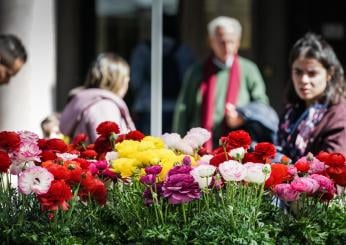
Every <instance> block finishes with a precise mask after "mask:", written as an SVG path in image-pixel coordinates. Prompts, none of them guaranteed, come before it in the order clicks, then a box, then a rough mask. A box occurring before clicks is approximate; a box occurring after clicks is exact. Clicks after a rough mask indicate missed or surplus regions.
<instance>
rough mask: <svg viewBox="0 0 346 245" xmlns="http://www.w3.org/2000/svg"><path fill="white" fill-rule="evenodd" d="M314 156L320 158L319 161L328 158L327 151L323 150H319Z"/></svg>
mask: <svg viewBox="0 0 346 245" xmlns="http://www.w3.org/2000/svg"><path fill="white" fill-rule="evenodd" d="M316 158H317V159H318V160H320V161H321V162H324V163H325V162H326V161H327V159H328V158H329V153H328V152H325V151H321V152H320V153H318V155H317V156H316Z"/></svg>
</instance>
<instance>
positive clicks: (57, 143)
mask: <svg viewBox="0 0 346 245" xmlns="http://www.w3.org/2000/svg"><path fill="white" fill-rule="evenodd" d="M46 147H47V149H48V150H52V151H55V152H59V153H63V152H66V151H67V145H66V144H65V142H64V141H63V140H61V139H49V140H47V144H46Z"/></svg>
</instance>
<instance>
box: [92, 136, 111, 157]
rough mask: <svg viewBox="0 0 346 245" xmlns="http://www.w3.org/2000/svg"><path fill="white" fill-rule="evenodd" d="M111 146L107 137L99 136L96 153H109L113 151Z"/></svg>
mask: <svg viewBox="0 0 346 245" xmlns="http://www.w3.org/2000/svg"><path fill="white" fill-rule="evenodd" d="M111 150H112V148H111V144H110V142H109V140H108V138H107V137H105V136H99V137H98V138H97V139H96V140H95V151H96V152H97V153H103V152H108V151H111Z"/></svg>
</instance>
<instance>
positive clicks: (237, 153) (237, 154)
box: [229, 147, 245, 161]
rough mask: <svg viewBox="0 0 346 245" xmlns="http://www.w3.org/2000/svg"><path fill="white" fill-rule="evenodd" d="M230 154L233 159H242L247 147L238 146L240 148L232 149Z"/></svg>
mask: <svg viewBox="0 0 346 245" xmlns="http://www.w3.org/2000/svg"><path fill="white" fill-rule="evenodd" d="M229 155H230V156H231V157H232V158H233V159H237V160H238V161H241V160H242V159H243V158H244V156H245V149H244V148H243V147H238V148H235V149H232V150H231V151H230V152H229Z"/></svg>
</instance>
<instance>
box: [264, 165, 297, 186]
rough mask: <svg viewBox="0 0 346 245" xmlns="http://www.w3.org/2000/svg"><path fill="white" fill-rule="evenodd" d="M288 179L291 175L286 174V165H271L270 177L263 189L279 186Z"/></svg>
mask: <svg viewBox="0 0 346 245" xmlns="http://www.w3.org/2000/svg"><path fill="white" fill-rule="evenodd" d="M290 178H291V175H290V174H289V173H288V167H287V165H285V164H281V163H275V164H272V165H271V173H270V177H269V179H267V181H266V182H265V187H267V188H269V187H272V186H274V185H278V184H281V183H283V182H284V181H286V180H288V179H290Z"/></svg>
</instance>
